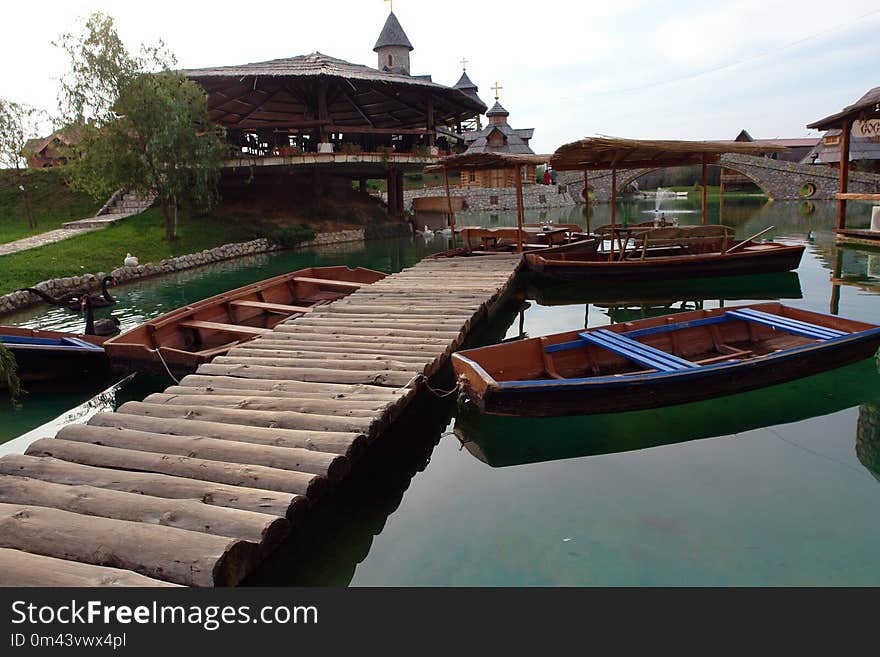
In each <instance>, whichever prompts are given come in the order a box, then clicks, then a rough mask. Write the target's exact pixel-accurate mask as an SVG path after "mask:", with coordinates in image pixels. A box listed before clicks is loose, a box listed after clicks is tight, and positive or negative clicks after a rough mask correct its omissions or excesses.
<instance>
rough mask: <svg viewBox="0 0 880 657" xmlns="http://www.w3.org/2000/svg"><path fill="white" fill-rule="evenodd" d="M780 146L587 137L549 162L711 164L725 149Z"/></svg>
mask: <svg viewBox="0 0 880 657" xmlns="http://www.w3.org/2000/svg"><path fill="white" fill-rule="evenodd" d="M784 150H785V148H784V147H782V146H768V145H767V144H755V143H750V142H741V141H673V140H656V139H620V138H617V137H604V136H600V137H589V138H586V139H581V140H578V141H575V142H572V143H570V144H565V145H564V146H560V147H559V148H558V149H556V152H555V153H554V154H553V157H552V158H551V159H550V166H552V167H553V168H554V169H557V170H559V171H575V170H583V169H594V170H595V169H611V168H615V167H616V168H618V169H637V168H643V167H654V168H657V167H668V166H683V165H688V164H701V163H702V162H704V161H705V162H706V163H708V164H713V163H716V162H718V159H719V158H720V157H721V156H722V155H723V154H724V153H741V154H744V155H764V154H766V153H768V152H782V151H784Z"/></svg>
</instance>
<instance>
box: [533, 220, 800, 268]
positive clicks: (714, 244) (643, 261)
mask: <svg viewBox="0 0 880 657" xmlns="http://www.w3.org/2000/svg"><path fill="white" fill-rule="evenodd" d="M702 228H708V227H705V226H704V227H702ZM669 230H673V231H674V230H679V229H666V228H660V229H656V230H653V231H648V232H640V233H637V234H635V238H634V241H633V242H631V243H630V244H629V245H626V244H625V248H624V249H622V250H616V251H614V252H611V253H609V252H605V251H600V252H589V251H583V252H578V251H570V250H565V249H564V248H558V249H557V248H550V249H545V250H543V251H539V252H536V253H527V254H526V255H525V258H526V263H527V265H528V267H529V268H530V269H531V270H532V271H535V272H537V273H539V274H542V275H545V276H549V277H552V278H560V279H565V280H576V281H581V280H591V281H593V280H603V279H614V280H618V281H620V280H661V279H680V278H699V277H705V276H736V275H743V274H769V273H778V272H786V271H791V270H793V269H797V268H798V266H799V265H800V261H801V257H802V256H803V253H804V248H805V247H804V246H802V245H794V246H790V245H787V244H780V243H777V242H755V241H752V240H738V241H737V240H730V239H729V238H728V237H727V236H726V235H724V236H722V237H696V238H691V237H674V236H673V237H669V238H667V237H666V233H667V232H668V231H669ZM621 253H622V255H621Z"/></svg>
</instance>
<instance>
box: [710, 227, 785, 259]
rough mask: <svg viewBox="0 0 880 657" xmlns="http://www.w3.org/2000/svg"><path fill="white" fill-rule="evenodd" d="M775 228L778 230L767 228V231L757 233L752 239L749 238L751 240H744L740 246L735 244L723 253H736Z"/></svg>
mask: <svg viewBox="0 0 880 657" xmlns="http://www.w3.org/2000/svg"><path fill="white" fill-rule="evenodd" d="M774 228H776V226H770V227H769V228H765V229H764V230H762V231H761V232H760V233H755V234H754V235H752V236H751V237H749V238H747V239H744V240H743V241H742V242H740V243H739V244H734V245H733V246H732V247H730V248H729V249H727V250H726V251H723V252H722V253H730V252H731V251H736V250H737V249H738V248H740V247H741V246H745V245H746V244H748V243H749V242H751V241H752V240H753V239H755V238H756V237H761V235H763V234H764V233H769V232H770V231H771V230H773V229H774Z"/></svg>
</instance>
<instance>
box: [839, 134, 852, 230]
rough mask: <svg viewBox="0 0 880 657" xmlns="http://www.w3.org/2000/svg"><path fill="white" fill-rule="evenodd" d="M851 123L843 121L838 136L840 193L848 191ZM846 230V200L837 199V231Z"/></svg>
mask: <svg viewBox="0 0 880 657" xmlns="http://www.w3.org/2000/svg"><path fill="white" fill-rule="evenodd" d="M851 132H852V121H845V122H844V124H843V125H842V126H841V135H840V193H841V194H846V190H847V189H849V139H850V133H851ZM844 228H846V199H842V198H840V197H839V196H838V198H837V230H843V229H844Z"/></svg>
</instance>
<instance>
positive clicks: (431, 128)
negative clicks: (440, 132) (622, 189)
mask: <svg viewBox="0 0 880 657" xmlns="http://www.w3.org/2000/svg"><path fill="white" fill-rule="evenodd" d="M425 114H426V115H427V117H426V118H427V128H428V147H430V148H434V143H435V141H434V140H435V138H436V136H437V130H436V126H435V124H434V97H433V96H428V102H427V104H426V107H425Z"/></svg>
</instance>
